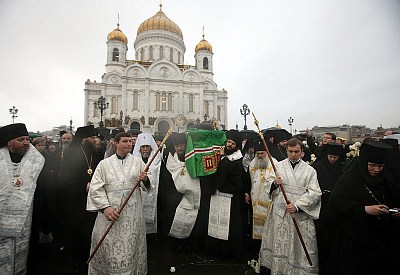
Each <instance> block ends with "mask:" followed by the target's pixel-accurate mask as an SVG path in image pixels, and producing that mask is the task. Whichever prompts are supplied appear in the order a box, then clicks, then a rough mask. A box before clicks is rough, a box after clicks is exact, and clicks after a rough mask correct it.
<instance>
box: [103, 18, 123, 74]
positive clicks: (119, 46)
mask: <svg viewBox="0 0 400 275" xmlns="http://www.w3.org/2000/svg"><path fill="white" fill-rule="evenodd" d="M127 51H128V38H127V37H126V36H125V34H124V33H123V32H122V31H121V30H120V29H119V23H118V24H117V28H116V29H114V30H113V31H112V32H110V33H109V34H108V36H107V64H106V73H108V72H111V71H117V72H120V73H121V72H122V70H123V68H124V67H125V66H126V53H127Z"/></svg>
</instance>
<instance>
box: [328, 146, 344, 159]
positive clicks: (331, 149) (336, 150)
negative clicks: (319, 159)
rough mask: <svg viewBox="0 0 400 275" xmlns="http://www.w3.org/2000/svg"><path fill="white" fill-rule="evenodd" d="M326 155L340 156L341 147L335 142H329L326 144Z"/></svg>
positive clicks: (341, 152)
mask: <svg viewBox="0 0 400 275" xmlns="http://www.w3.org/2000/svg"><path fill="white" fill-rule="evenodd" d="M325 148H326V154H327V155H333V156H339V157H340V156H341V155H342V154H343V145H342V144H338V143H335V142H329V143H327V144H326V147H325Z"/></svg>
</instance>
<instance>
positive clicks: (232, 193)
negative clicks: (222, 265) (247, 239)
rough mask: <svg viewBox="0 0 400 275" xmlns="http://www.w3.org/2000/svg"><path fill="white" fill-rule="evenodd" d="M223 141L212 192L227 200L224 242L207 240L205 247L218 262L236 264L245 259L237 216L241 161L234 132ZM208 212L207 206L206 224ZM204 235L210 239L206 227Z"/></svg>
mask: <svg viewBox="0 0 400 275" xmlns="http://www.w3.org/2000/svg"><path fill="white" fill-rule="evenodd" d="M226 137H227V142H226V145H225V148H224V154H225V156H223V157H222V158H221V161H220V162H219V164H218V168H217V171H216V173H215V177H214V186H215V188H216V190H215V193H216V195H218V194H219V195H218V196H225V197H230V216H229V232H228V238H227V240H225V239H221V238H216V237H209V238H208V239H207V241H208V243H207V244H206V246H207V250H209V251H210V252H212V253H213V254H216V255H217V256H219V257H221V258H235V259H239V260H240V259H243V258H244V257H245V256H246V253H245V250H244V229H243V221H242V216H243V215H242V214H241V213H242V207H243V204H244V197H245V196H244V188H243V173H244V169H243V164H242V159H243V157H242V153H241V152H240V148H239V147H240V145H241V144H242V140H241V135H240V133H239V132H238V131H237V130H229V131H228V132H227V133H226ZM211 200H212V199H211ZM211 211H212V210H211V206H210V220H211V221H212V220H213V217H212V213H211ZM221 223H222V222H221ZM208 232H209V235H210V224H209V230H208Z"/></svg>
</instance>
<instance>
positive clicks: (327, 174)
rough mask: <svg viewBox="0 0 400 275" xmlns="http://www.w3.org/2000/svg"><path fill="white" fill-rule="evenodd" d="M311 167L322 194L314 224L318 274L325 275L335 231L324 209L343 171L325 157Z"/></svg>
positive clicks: (336, 163) (337, 164)
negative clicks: (315, 174)
mask: <svg viewBox="0 0 400 275" xmlns="http://www.w3.org/2000/svg"><path fill="white" fill-rule="evenodd" d="M312 166H313V167H314V169H315V170H316V171H317V177H318V184H319V187H320V188H321V192H322V197H321V210H320V213H319V219H318V220H315V221H314V223H315V230H316V233H317V244H318V263H319V272H320V274H325V268H326V262H327V260H328V257H329V251H330V248H331V242H332V235H333V234H334V233H335V231H336V229H335V225H334V224H333V223H332V219H328V218H327V216H326V208H327V205H328V199H329V195H330V193H331V192H332V190H333V188H334V186H335V184H336V182H337V180H338V179H339V178H340V176H341V175H342V174H343V170H342V167H341V164H340V162H339V161H336V162H335V163H333V164H331V163H329V161H328V159H327V158H326V157H325V159H324V160H321V161H319V162H315V163H314V164H313V165H312Z"/></svg>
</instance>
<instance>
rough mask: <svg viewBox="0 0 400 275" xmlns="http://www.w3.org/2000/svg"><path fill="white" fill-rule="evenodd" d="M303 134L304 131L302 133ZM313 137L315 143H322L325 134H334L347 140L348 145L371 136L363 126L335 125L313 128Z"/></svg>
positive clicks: (369, 130) (368, 129)
mask: <svg viewBox="0 0 400 275" xmlns="http://www.w3.org/2000/svg"><path fill="white" fill-rule="evenodd" d="M302 132H304V133H305V131H302ZM311 132H312V133H313V136H314V138H315V140H316V141H317V142H319V141H322V137H323V135H324V134H325V133H334V134H335V135H336V137H341V138H344V139H346V140H348V142H349V143H352V142H355V141H360V140H363V139H364V138H365V137H367V136H370V135H371V132H372V131H371V129H370V128H367V127H366V126H365V125H347V124H344V125H335V126H314V127H313V128H312V129H311Z"/></svg>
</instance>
